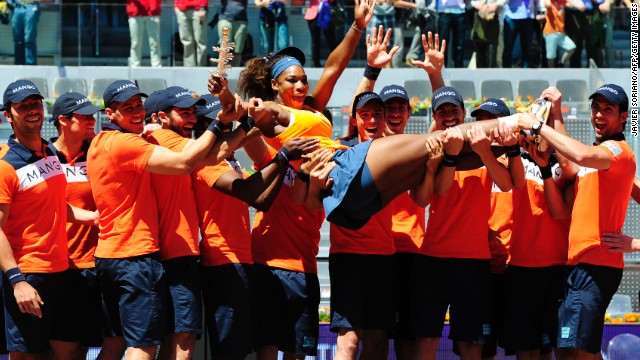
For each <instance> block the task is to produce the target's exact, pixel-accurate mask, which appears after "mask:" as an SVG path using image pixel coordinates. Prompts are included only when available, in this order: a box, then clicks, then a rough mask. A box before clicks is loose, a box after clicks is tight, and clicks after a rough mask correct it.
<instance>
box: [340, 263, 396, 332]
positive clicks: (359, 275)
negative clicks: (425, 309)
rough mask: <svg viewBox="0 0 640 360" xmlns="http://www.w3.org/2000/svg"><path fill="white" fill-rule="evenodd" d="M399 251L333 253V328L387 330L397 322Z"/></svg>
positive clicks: (390, 330) (389, 330)
mask: <svg viewBox="0 0 640 360" xmlns="http://www.w3.org/2000/svg"><path fill="white" fill-rule="evenodd" d="M395 269H396V259H395V255H365V254H349V253H338V254H331V255H329V276H330V279H331V331H334V332H337V331H338V330H339V329H340V328H344V329H368V330H385V331H387V332H388V333H389V336H391V334H392V331H393V329H394V324H395V314H396V308H395V297H396V291H395V290H396V286H395V279H396V271H395Z"/></svg>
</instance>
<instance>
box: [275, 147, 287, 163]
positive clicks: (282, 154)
mask: <svg viewBox="0 0 640 360" xmlns="http://www.w3.org/2000/svg"><path fill="white" fill-rule="evenodd" d="M276 156H277V157H278V160H280V162H281V163H282V164H285V165H286V164H288V163H289V156H290V154H289V150H287V148H285V147H281V148H280V150H278V153H277V154H276Z"/></svg>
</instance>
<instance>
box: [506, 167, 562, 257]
mask: <svg viewBox="0 0 640 360" xmlns="http://www.w3.org/2000/svg"><path fill="white" fill-rule="evenodd" d="M522 164H523V165H524V169H525V184H526V186H525V187H524V188H522V189H520V190H515V191H514V192H513V198H514V209H513V218H514V220H513V221H514V224H516V226H514V227H513V232H512V234H511V246H510V251H511V259H510V260H509V264H511V265H515V266H525V267H546V266H554V265H564V264H566V262H567V249H568V238H569V224H570V220H569V219H566V220H555V219H554V218H553V217H551V213H550V212H549V207H548V205H547V200H546V198H545V196H544V181H543V180H542V175H541V174H540V168H539V167H538V165H536V164H535V162H534V161H533V160H532V159H531V157H530V156H529V155H526V154H524V155H523V156H522ZM551 170H552V173H553V178H554V180H557V179H558V177H559V176H560V175H559V170H560V167H559V165H558V164H557V163H555V164H554V165H553V166H552V167H551Z"/></svg>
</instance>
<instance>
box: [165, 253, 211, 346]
mask: <svg viewBox="0 0 640 360" xmlns="http://www.w3.org/2000/svg"><path fill="white" fill-rule="evenodd" d="M162 266H164V271H165V276H166V279H167V287H168V288H169V292H168V297H167V333H189V334H198V335H199V334H202V298H201V294H200V258H199V257H198V256H182V257H178V258H174V259H169V260H165V261H163V262H162Z"/></svg>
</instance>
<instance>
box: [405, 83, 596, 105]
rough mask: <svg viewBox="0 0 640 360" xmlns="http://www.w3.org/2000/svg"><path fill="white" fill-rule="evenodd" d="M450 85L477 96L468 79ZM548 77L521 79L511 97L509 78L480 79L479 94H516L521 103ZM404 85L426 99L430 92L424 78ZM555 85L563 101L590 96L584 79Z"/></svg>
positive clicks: (467, 97)
mask: <svg viewBox="0 0 640 360" xmlns="http://www.w3.org/2000/svg"><path fill="white" fill-rule="evenodd" d="M450 85H451V86H452V87H454V88H456V89H457V90H458V91H459V92H460V94H461V95H462V97H463V98H464V99H465V100H476V99H478V97H477V96H476V85H475V82H474V81H471V80H452V81H451V83H450ZM549 85H550V84H549V82H548V81H547V80H520V81H519V82H518V92H517V93H516V96H515V97H514V92H513V88H512V85H511V81H509V80H484V81H482V82H481V83H480V98H481V99H485V98H490V97H494V98H499V99H506V100H507V101H513V100H516V99H517V98H519V99H520V101H522V102H523V103H527V102H528V101H529V99H530V98H531V99H536V98H537V97H539V96H540V94H541V93H542V91H543V90H544V89H546V88H548V87H549ZM403 86H404V88H405V89H406V90H407V92H408V93H409V97H410V98H412V97H418V98H419V99H427V98H430V97H431V95H432V91H431V85H430V84H429V82H428V81H425V80H405V81H404V84H403ZM555 86H556V87H557V88H558V90H560V92H561V93H562V100H563V101H564V102H587V101H588V100H589V87H588V85H587V82H586V81H585V80H577V79H568V80H558V81H557V82H556V84H555Z"/></svg>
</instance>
